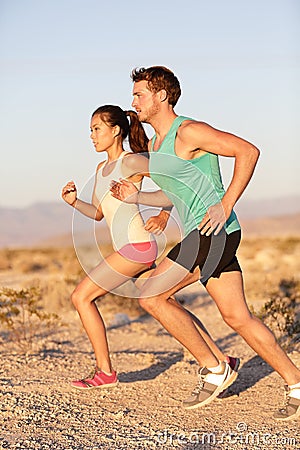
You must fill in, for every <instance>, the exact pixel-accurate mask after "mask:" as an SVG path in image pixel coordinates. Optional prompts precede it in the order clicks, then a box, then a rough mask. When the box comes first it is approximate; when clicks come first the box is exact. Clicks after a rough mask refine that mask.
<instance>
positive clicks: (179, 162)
mask: <svg viewBox="0 0 300 450" xmlns="http://www.w3.org/2000/svg"><path fill="white" fill-rule="evenodd" d="M185 120H194V119H190V118H188V117H183V116H178V117H176V119H175V120H174V122H173V124H172V126H171V128H170V130H169V132H168V134H167V135H166V137H165V138H164V140H163V142H162V144H161V146H160V147H159V149H158V150H157V151H154V150H153V147H154V143H155V140H156V135H155V136H154V137H153V139H152V146H151V151H150V161H149V171H150V176H151V178H152V179H153V181H154V182H155V183H156V184H157V185H158V186H159V187H160V188H161V189H162V190H163V191H164V193H165V194H166V195H167V196H168V197H169V198H170V200H171V201H172V203H173V204H174V206H175V207H176V209H177V211H178V214H179V217H180V220H181V222H182V226H183V232H184V236H186V235H187V234H188V233H190V232H191V231H192V230H194V229H196V228H197V227H198V225H199V224H200V222H201V220H202V219H203V217H204V215H205V214H206V211H207V209H208V208H209V207H210V206H212V205H215V204H216V203H219V202H220V200H221V199H222V198H223V196H224V194H225V189H224V187H223V184H222V178H221V173H220V167H219V159H218V155H215V154H212V153H206V154H204V155H203V156H200V157H198V158H195V159H192V160H185V159H182V158H179V157H178V156H177V155H176V153H175V139H176V135H177V130H178V128H179V127H180V125H181V124H182V122H184V121H185ZM224 228H225V231H226V232H227V234H230V233H232V232H233V231H236V230H239V229H240V225H239V222H238V220H237V217H236V214H235V213H234V211H232V213H231V215H230V217H229V219H228V220H227V222H226V224H225V225H224Z"/></svg>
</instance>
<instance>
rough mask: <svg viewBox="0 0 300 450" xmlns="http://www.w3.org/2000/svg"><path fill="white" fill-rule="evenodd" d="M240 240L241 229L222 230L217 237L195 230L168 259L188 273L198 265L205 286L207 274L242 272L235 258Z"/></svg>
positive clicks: (168, 255) (176, 247)
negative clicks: (227, 231)
mask: <svg viewBox="0 0 300 450" xmlns="http://www.w3.org/2000/svg"><path fill="white" fill-rule="evenodd" d="M240 240H241V231H240V230H238V231H234V232H233V233H230V234H227V233H226V231H225V230H224V229H223V230H222V231H221V232H220V233H219V234H218V235H216V236H215V235H213V234H212V235H210V236H205V235H202V234H200V231H199V230H198V229H196V230H193V231H191V233H189V234H188V235H187V236H186V237H185V238H184V239H183V240H182V241H181V242H179V243H178V244H177V245H175V247H173V248H172V250H170V252H169V253H168V254H167V258H169V259H171V260H172V261H174V262H176V263H177V264H180V265H181V266H183V267H185V268H186V269H187V270H189V271H190V272H193V271H194V269H195V268H196V267H197V266H199V267H200V270H201V278H200V281H201V283H202V284H204V285H206V283H207V281H208V280H209V278H210V277H214V278H219V277H220V275H221V273H222V272H233V271H239V272H241V271H242V270H241V268H240V265H239V263H238V260H237V257H236V251H237V248H238V246H239V243H240Z"/></svg>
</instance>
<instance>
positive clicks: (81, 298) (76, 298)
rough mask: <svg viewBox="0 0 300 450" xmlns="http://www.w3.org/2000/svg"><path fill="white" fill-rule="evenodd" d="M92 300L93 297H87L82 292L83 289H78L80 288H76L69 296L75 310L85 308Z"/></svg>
mask: <svg viewBox="0 0 300 450" xmlns="http://www.w3.org/2000/svg"><path fill="white" fill-rule="evenodd" d="M97 298H98V297H97ZM94 300H95V298H94V297H91V296H90V295H88V294H87V293H86V292H84V290H83V289H80V287H78V286H77V287H76V288H75V289H74V291H73V292H72V294H71V301H72V303H73V306H74V307H75V308H76V310H78V309H80V308H81V307H85V306H86V305H88V304H89V303H91V302H93V301H94Z"/></svg>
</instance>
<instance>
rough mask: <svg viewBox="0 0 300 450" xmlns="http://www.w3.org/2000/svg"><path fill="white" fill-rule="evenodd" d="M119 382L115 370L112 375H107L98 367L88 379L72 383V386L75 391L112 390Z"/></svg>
mask: <svg viewBox="0 0 300 450" xmlns="http://www.w3.org/2000/svg"><path fill="white" fill-rule="evenodd" d="M118 382H119V380H118V377H117V373H116V372H115V371H114V370H113V371H112V374H111V375H107V374H106V373H104V372H102V371H101V370H100V369H99V368H98V367H96V369H95V370H94V371H93V372H92V373H91V375H89V376H88V377H87V378H85V379H83V380H74V381H71V386H72V387H73V388H75V389H96V388H111V387H114V386H116V385H117V384H118Z"/></svg>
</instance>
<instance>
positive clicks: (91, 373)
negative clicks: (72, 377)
mask: <svg viewBox="0 0 300 450" xmlns="http://www.w3.org/2000/svg"><path fill="white" fill-rule="evenodd" d="M97 372H101V370H100V369H99V367H96V368H95V369H94V370H92V372H90V373H89V375H88V376H87V377H85V378H82V380H80V381H85V380H92V379H93V378H94V376H95V375H96V373H97Z"/></svg>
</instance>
